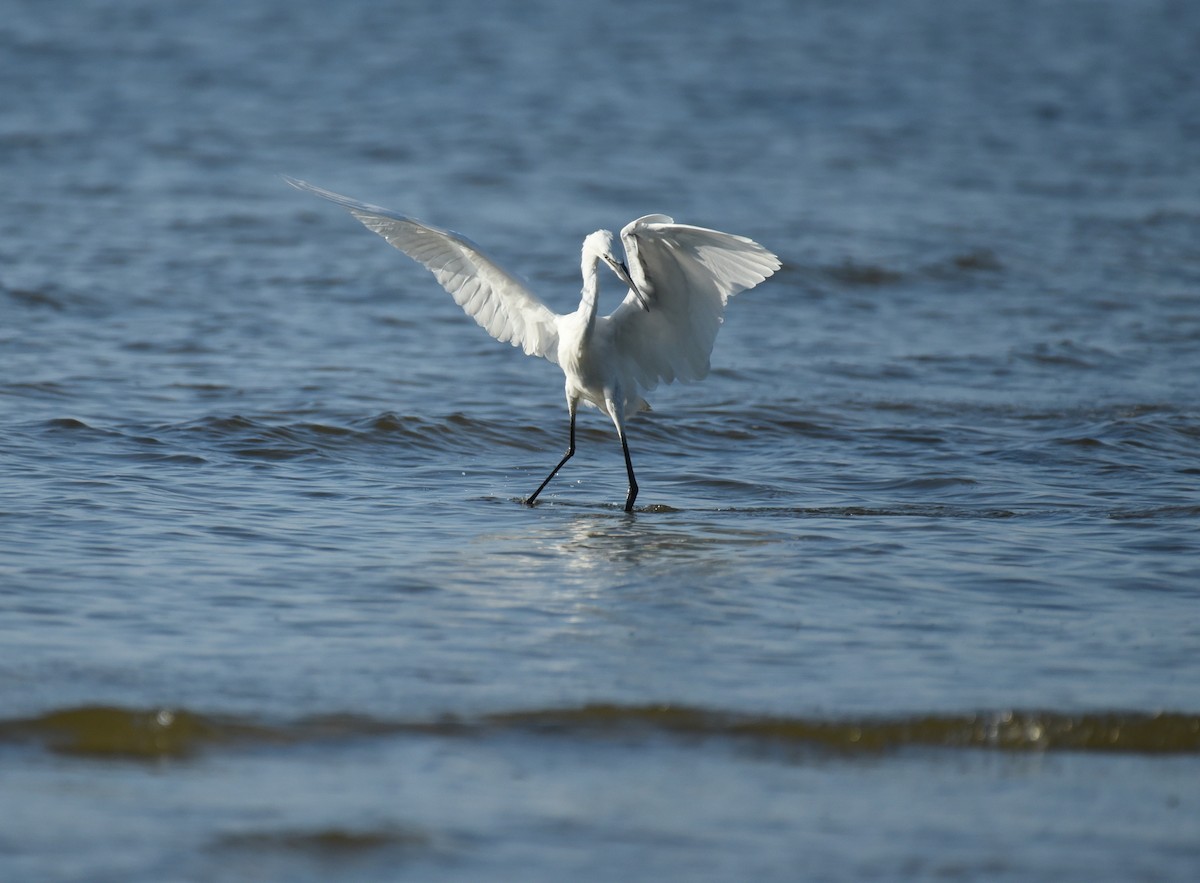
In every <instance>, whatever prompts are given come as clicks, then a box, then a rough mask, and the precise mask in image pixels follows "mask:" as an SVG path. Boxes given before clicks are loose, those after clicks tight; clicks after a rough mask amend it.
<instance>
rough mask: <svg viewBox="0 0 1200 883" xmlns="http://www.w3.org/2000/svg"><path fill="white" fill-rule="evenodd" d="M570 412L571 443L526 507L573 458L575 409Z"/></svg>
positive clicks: (530, 497)
mask: <svg viewBox="0 0 1200 883" xmlns="http://www.w3.org/2000/svg"><path fill="white" fill-rule="evenodd" d="M570 411H571V442H570V444H569V445H568V447H567V452H566V453H565V454H563V458H562V459H561V460H559V461H558V465H557V466H555V467H554V468H553V469H551V470H550V474H549V475H547V476H546V480H545V481H543V482H542V483H541V484H539V485H538V489H537V490H536V491H534V492H533V493H532V494H530V495H529V499H528V500H526V501H525V505H526V506H532V505H533V504H534V502H536V500H537V498H538V494H540V493H541V492H542V491H543V490H545V489H546V485H548V484H549V483H550V479H552V478H554V476H556V475H558V470H560V469H562V468H563V464H564V463H566V462H567V461H568V460H570V459H571V458H572V457H574V456H575V409H574V408H571V409H570ZM626 458H628V454H627V455H626Z"/></svg>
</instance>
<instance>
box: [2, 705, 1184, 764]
mask: <svg viewBox="0 0 1200 883" xmlns="http://www.w3.org/2000/svg"><path fill="white" fill-rule="evenodd" d="M512 733H518V734H524V735H527V736H530V737H537V738H567V739H597V738H600V739H603V738H611V737H617V738H620V739H622V740H628V739H629V738H637V737H638V736H642V737H656V738H657V737H669V738H678V739H682V740H695V739H697V738H701V739H717V740H727V741H730V742H734V743H738V744H741V745H748V746H750V747H756V748H760V749H768V750H769V749H819V750H828V751H833V752H838V753H851V754H854V753H880V752H887V751H895V750H899V749H904V748H909V747H918V748H929V749H944V750H970V749H974V750H991V751H1007V752H1047V751H1061V752H1098V753H1130V754H1200V714H1196V713H1189V712H1178V711H1174V712H1172V711H1160V712H1153V713H1150V712H1133V711H1092V712H1078V713H1072V712H1065V711H1052V710H1043V711H1030V710H1000V711H981V712H971V713H964V714H916V715H911V716H892V717H855V718H823V717H781V716H761V715H752V714H740V713H734V712H725V711H720V710H711V709H703V708H693V707H687V706H676V705H614V704H592V705H582V706H576V707H566V708H546V709H525V710H516V711H509V712H499V713H493V714H483V715H479V716H475V717H458V716H439V717H433V718H429V719H416V720H388V719H382V718H376V717H371V716H364V715H358V714H341V715H321V716H312V717H305V718H300V719H298V720H295V721H291V722H275V723H272V722H267V721H261V720H256V719H254V718H251V717H237V716H228V715H209V714H202V713H198V712H193V711H188V710H175V709H167V708H157V709H131V708H122V707H115V706H102V705H95V706H80V707H73V708H64V709H60V710H56V711H50V712H47V713H45V714H42V715H39V716H36V717H28V718H17V719H10V720H4V721H0V744H3V743H10V744H12V743H24V744H33V745H35V746H38V747H40V748H42V749H44V750H47V751H51V752H54V753H57V754H65V755H73V756H80V757H87V758H94V759H105V758H115V759H140V760H172V759H185V758H188V757H191V756H194V755H196V754H199V753H201V752H206V751H212V750H217V749H220V748H223V747H237V746H254V745H275V746H292V745H305V744H313V743H329V742H337V741H342V740H347V739H354V740H362V739H386V738H396V737H402V736H409V735H413V736H425V737H433V738H439V737H440V738H462V737H475V738H482V737H488V736H491V735H499V734H512Z"/></svg>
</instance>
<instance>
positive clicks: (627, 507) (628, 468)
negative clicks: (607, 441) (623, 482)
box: [621, 432, 638, 512]
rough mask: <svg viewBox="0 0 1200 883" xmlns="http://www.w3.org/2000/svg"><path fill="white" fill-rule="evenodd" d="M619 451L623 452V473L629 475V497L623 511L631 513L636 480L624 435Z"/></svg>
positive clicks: (636, 489) (635, 495)
mask: <svg viewBox="0 0 1200 883" xmlns="http://www.w3.org/2000/svg"><path fill="white" fill-rule="evenodd" d="M621 450H622V451H624V452H625V471H626V472H628V473H629V496H627V497H626V498H625V511H626V512H632V511H633V501H634V500H636V499H637V492H638V486H637V479H636V478H634V477H633V461H632V460H630V459H629V443H628V442H627V441H625V433H624V432H622V433H621Z"/></svg>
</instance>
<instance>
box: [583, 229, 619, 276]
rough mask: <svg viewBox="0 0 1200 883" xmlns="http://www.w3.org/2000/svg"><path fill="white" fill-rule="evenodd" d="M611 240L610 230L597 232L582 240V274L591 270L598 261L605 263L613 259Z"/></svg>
mask: <svg viewBox="0 0 1200 883" xmlns="http://www.w3.org/2000/svg"><path fill="white" fill-rule="evenodd" d="M612 239H613V235H612V231H611V230H597V231H596V232H595V233H589V234H588V235H587V237H586V238H585V239H584V240H583V272H584V273H587V272H588V271H589V270H592V269H593V268H594V267H595V266H596V264H597V263H599V262H600V261H604V262H605V263H607V262H608V261H610V260H613V259H614V258H613V256H612Z"/></svg>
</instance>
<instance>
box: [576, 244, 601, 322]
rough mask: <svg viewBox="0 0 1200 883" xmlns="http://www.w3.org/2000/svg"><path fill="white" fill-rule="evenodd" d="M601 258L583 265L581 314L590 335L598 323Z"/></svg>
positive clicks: (580, 300) (594, 258) (580, 299)
mask: <svg viewBox="0 0 1200 883" xmlns="http://www.w3.org/2000/svg"><path fill="white" fill-rule="evenodd" d="M599 264H600V258H599V257H593V258H592V259H591V261H590V262H589V263H585V264H584V265H583V291H582V292H581V295H580V298H579V314H580V315H581V316H582V317H583V319H584V322H585V328H586V330H585V332H584V333H585V334H587V335H590V334H591V333H592V329H593V328H594V327H595V325H596V306H597V301H598V300H599V293H600V272H599Z"/></svg>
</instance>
